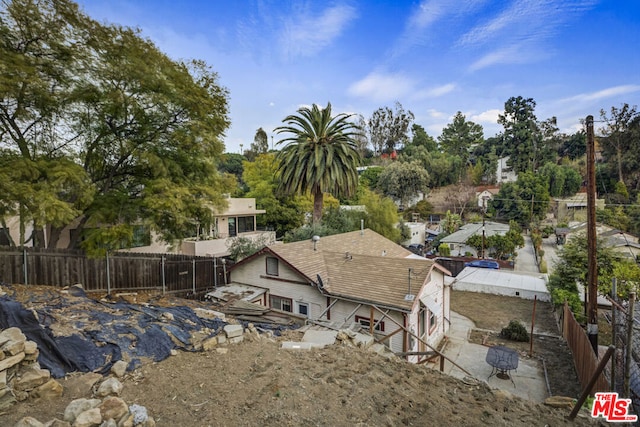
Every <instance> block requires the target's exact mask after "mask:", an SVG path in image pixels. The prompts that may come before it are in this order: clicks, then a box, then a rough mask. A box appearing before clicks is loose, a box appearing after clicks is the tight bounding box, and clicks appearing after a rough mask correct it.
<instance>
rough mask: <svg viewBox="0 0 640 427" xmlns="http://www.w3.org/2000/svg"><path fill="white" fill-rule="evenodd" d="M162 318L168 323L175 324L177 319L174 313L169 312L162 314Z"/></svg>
mask: <svg viewBox="0 0 640 427" xmlns="http://www.w3.org/2000/svg"><path fill="white" fill-rule="evenodd" d="M160 318H161V319H163V320H165V321H168V322H173V321H174V320H175V318H174V317H173V313H169V312H168V311H165V312H164V313H162V314H161V315H160Z"/></svg>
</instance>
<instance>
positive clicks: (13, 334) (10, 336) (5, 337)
mask: <svg viewBox="0 0 640 427" xmlns="http://www.w3.org/2000/svg"><path fill="white" fill-rule="evenodd" d="M26 340H27V337H25V336H24V334H23V333H22V331H21V330H20V328H15V327H14V328H7V329H3V330H2V332H0V347H2V346H4V345H5V344H6V343H8V342H10V341H22V342H23V343H24V342H25V341H26Z"/></svg>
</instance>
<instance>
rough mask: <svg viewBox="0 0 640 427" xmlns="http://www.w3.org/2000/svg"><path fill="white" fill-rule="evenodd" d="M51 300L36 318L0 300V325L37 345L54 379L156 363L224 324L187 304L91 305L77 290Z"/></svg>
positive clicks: (7, 300)
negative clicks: (119, 364) (195, 335)
mask: <svg viewBox="0 0 640 427" xmlns="http://www.w3.org/2000/svg"><path fill="white" fill-rule="evenodd" d="M51 302H52V303H51V304H44V305H42V306H41V307H39V308H37V309H36V313H37V316H38V318H36V317H35V316H34V313H33V311H31V310H27V309H25V308H24V307H23V306H22V304H20V303H19V302H17V301H14V300H11V299H10V298H8V297H6V296H5V297H2V298H0V327H1V328H3V329H5V328H9V327H14V326H15V327H18V328H20V329H21V330H22V331H23V333H24V334H25V336H26V337H27V339H29V340H31V341H34V342H36V344H37V345H38V349H39V351H40V354H39V357H38V362H39V363H40V366H42V367H43V368H45V369H48V370H49V371H50V372H51V375H52V376H53V377H54V378H60V377H63V376H64V375H65V374H66V373H68V372H74V371H81V372H90V371H93V372H100V373H106V372H108V371H109V369H110V368H111V366H112V364H113V363H115V362H116V361H118V360H122V359H125V360H129V361H130V363H129V369H133V368H135V367H137V366H139V365H140V360H139V359H140V358H149V359H152V360H154V361H161V360H164V359H166V358H167V357H169V355H170V354H171V350H173V349H182V350H187V351H194V350H195V348H194V346H193V344H192V342H191V332H194V331H202V330H206V331H207V332H208V334H209V335H210V336H215V335H216V334H217V333H219V332H220V331H221V330H222V328H223V327H224V325H226V322H223V321H222V320H218V319H214V320H211V319H203V318H200V317H198V316H197V315H196V314H195V312H194V311H193V310H192V309H191V308H189V307H186V306H176V307H155V306H141V305H136V304H130V303H127V302H122V301H121V302H116V303H103V302H100V301H95V300H92V299H90V298H88V297H87V296H86V295H85V294H84V291H82V289H80V288H77V287H72V288H70V292H69V294H68V296H64V297H59V298H56V299H54V300H52V301H51ZM166 313H170V315H167V314H166ZM61 324H64V326H65V327H64V328H61V329H62V330H64V331H67V333H65V334H64V335H60V333H56V334H54V333H53V331H52V330H56V329H55V327H56V326H60V325H61ZM68 331H73V333H68ZM125 355H126V357H124V356H125Z"/></svg>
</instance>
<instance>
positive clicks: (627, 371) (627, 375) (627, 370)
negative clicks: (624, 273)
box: [624, 292, 636, 399]
mask: <svg viewBox="0 0 640 427" xmlns="http://www.w3.org/2000/svg"><path fill="white" fill-rule="evenodd" d="M635 305H636V293H635V292H630V293H629V310H627V316H628V318H627V345H626V350H627V353H626V354H625V356H626V357H625V362H624V397H625V398H627V399H630V398H631V393H630V388H629V386H630V384H629V381H630V379H631V361H632V358H631V356H632V353H633V345H632V344H633V343H632V341H633V312H634V306H635Z"/></svg>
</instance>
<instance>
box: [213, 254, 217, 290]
mask: <svg viewBox="0 0 640 427" xmlns="http://www.w3.org/2000/svg"><path fill="white" fill-rule="evenodd" d="M217 260H218V258H216V257H213V287H214V288H217V287H218V265H217V262H216V261H217Z"/></svg>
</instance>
